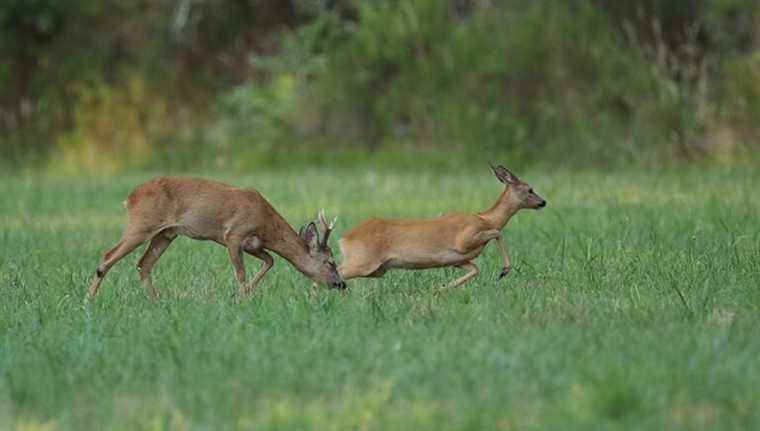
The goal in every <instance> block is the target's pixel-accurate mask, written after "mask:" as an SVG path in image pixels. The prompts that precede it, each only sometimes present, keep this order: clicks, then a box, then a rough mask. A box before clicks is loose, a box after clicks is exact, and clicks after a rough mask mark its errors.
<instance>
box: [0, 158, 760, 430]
mask: <svg viewBox="0 0 760 431" xmlns="http://www.w3.org/2000/svg"><path fill="white" fill-rule="evenodd" d="M516 169H517V168H516ZM516 173H517V174H518V175H520V176H521V177H522V178H523V179H524V180H526V181H528V182H529V183H531V185H532V186H533V187H534V188H535V189H536V191H537V192H538V193H539V194H541V195H542V196H543V197H545V198H546V199H547V200H548V202H549V206H548V207H547V208H546V209H545V210H544V211H541V212H534V211H527V210H526V211H523V212H521V213H519V214H518V215H517V216H516V217H515V218H514V219H513V220H512V221H511V222H510V224H508V225H507V227H506V229H505V238H506V241H507V246H508V248H509V250H510V253H511V256H512V260H513V265H514V268H513V271H512V273H510V275H509V277H507V279H506V280H502V281H501V282H498V281H496V277H497V275H498V273H499V271H500V261H499V257H498V252H497V250H496V247H495V246H494V245H489V246H488V247H487V248H486V251H485V253H484V254H483V255H482V256H481V257H480V258H479V259H478V260H477V261H476V264H477V265H478V266H479V267H480V269H481V274H480V275H479V276H478V277H477V278H476V279H475V280H474V281H473V282H471V283H469V284H467V285H466V286H465V287H464V288H461V289H458V290H452V291H445V292H439V290H438V288H439V287H440V286H442V285H443V284H445V283H446V282H447V281H449V280H451V279H453V278H454V277H455V276H457V275H458V274H459V271H458V270H455V269H441V270H429V271H416V272H404V271H398V272H390V273H389V274H388V275H386V276H385V277H384V278H382V279H377V280H375V279H371V280H354V281H351V282H350V286H351V290H350V292H349V293H348V294H341V293H339V292H336V291H328V290H322V291H320V292H319V293H318V294H317V295H313V294H310V292H309V289H308V287H309V283H308V281H307V280H306V279H305V278H303V276H301V275H300V274H299V273H298V272H296V271H295V270H294V269H293V268H291V267H290V266H288V264H287V263H286V262H284V261H282V260H281V259H278V260H277V262H276V264H275V267H274V269H273V271H272V272H270V274H269V276H268V277H267V278H266V279H265V281H264V283H263V285H262V287H261V289H260V290H258V291H257V293H256V294H255V296H254V297H252V298H251V299H250V300H248V301H245V302H244V303H242V304H240V305H235V304H234V303H233V302H232V301H231V299H230V295H231V294H232V292H234V291H235V289H236V285H235V281H234V277H233V272H232V268H231V266H230V264H229V262H228V259H227V255H226V252H225V250H224V249H223V248H221V247H219V246H217V245H214V244H212V243H202V242H195V241H192V240H189V239H186V238H182V239H180V240H178V241H175V243H174V244H173V245H172V247H171V248H170V249H169V250H168V251H167V253H166V254H165V256H164V257H163V259H162V260H161V261H160V262H159V263H158V265H157V266H156V269H155V271H154V281H155V284H156V287H157V289H158V290H159V291H160V292H161V295H162V296H161V298H160V300H159V301H158V302H157V303H155V304H153V303H151V302H150V301H149V300H148V299H147V296H146V294H145V292H144V291H143V290H142V288H141V286H140V284H139V282H138V277H137V272H136V270H135V264H136V261H137V259H138V257H139V253H133V254H132V255H130V256H129V257H128V258H126V259H125V260H123V261H122V262H120V263H119V264H118V265H117V266H116V267H115V268H114V269H113V270H112V271H111V272H110V273H109V275H108V278H107V279H106V281H105V282H104V283H103V286H102V289H101V294H100V295H99V296H98V298H97V300H96V301H95V302H94V303H93V304H91V305H89V306H84V305H83V301H82V299H83V297H84V293H85V290H86V287H87V284H88V281H89V279H90V277H91V275H92V273H93V271H94V269H95V266H96V264H97V261H98V259H99V256H100V255H101V253H102V252H103V251H104V250H105V249H107V248H108V247H110V246H111V245H112V244H113V243H115V242H116V240H117V239H118V237H119V235H120V233H121V229H122V227H123V224H124V221H125V213H124V211H123V209H122V207H121V201H122V200H123V199H124V198H125V196H126V195H127V194H128V192H129V191H130V189H131V188H132V187H133V186H134V185H136V184H138V183H139V182H141V181H143V180H145V179H146V178H148V177H147V176H133V177H126V178H118V179H113V180H108V181H103V180H86V179H24V178H3V179H2V180H1V181H0V195H2V199H0V250H2V252H0V295H1V299H0V429H2V430H5V429H9V430H14V429H18V430H85V429H115V430H219V429H282V430H286V429H287V430H290V429H292V430H302V429H318V430H381V429H383V430H384V429H409V430H426V429H434V430H437V431H440V430H448V429H471V430H487V429H503V430H523V429H528V430H530V429H551V430H557V429H562V430H572V429H646V430H650V429H705V430H707V429H709V430H715V429H760V329H759V328H760V289H759V287H760V286H759V285H760V283H759V282H760V192H758V186H760V171H758V170H754V171H753V170H751V169H738V170H731V169H727V168H726V169H723V168H709V169H708V168H696V167H695V168H690V169H688V170H673V171H668V172H647V171H640V170H639V171H631V172H608V173H599V172H569V171H566V172H563V171H552V172H539V171H538V170H533V171H528V172H523V171H520V170H519V169H517V170H516ZM217 178H221V179H223V180H226V181H229V182H232V183H234V184H237V185H246V186H255V187H256V188H258V189H259V190H260V191H261V192H262V193H263V194H264V195H265V196H267V197H268V198H269V200H270V201H271V202H272V203H273V204H274V205H275V207H277V208H278V209H279V210H280V212H281V213H282V214H283V215H284V216H285V218H286V219H288V220H289V221H291V223H293V224H296V225H300V224H301V223H303V222H304V221H307V220H308V219H309V218H311V217H313V216H314V215H315V214H316V212H317V210H318V209H319V208H322V207H324V208H325V209H326V210H327V213H328V215H335V214H337V215H339V216H340V218H339V222H338V227H337V228H336V234H335V237H336V238H333V243H334V248H335V249H336V250H337V242H336V240H337V237H338V236H339V235H340V234H341V233H342V232H345V231H347V229H348V228H349V227H350V226H352V225H354V224H355V223H357V222H359V221H361V220H362V219H364V218H366V217H368V216H370V215H383V216H432V215H437V214H439V213H441V212H446V211H450V210H453V209H456V210H461V211H472V212H475V211H478V210H481V209H485V208H486V207H487V206H489V205H490V204H491V203H492V202H493V201H494V200H495V198H496V196H497V195H498V193H499V192H500V190H501V185H500V184H499V183H498V181H497V180H496V179H495V178H494V177H493V176H492V175H491V174H490V172H489V171H488V169H487V168H484V169H480V170H476V171H472V172H468V173H443V172H438V173H432V172H431V173H424V172H423V173H383V172H369V173H368V172H359V171H345V172H337V173H336V172H328V171H317V170H315V171H306V172H293V173H283V172H279V173H278V172H273V173H267V172H262V173H257V174H251V175H250V176H246V177H235V178H231V177H226V178H225V177H217ZM247 264H248V271H249V274H250V273H251V272H252V271H253V270H254V269H255V268H256V267H257V265H258V263H257V262H255V261H254V260H253V259H248V260H247Z"/></svg>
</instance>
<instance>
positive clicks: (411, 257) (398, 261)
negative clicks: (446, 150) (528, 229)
mask: <svg viewBox="0 0 760 431" xmlns="http://www.w3.org/2000/svg"><path fill="white" fill-rule="evenodd" d="M491 169H492V170H493V172H494V174H495V175H496V178H498V179H499V181H501V182H502V183H504V186H505V187H504V191H503V192H502V193H501V195H500V196H499V199H498V200H497V201H496V203H495V204H494V205H493V206H492V207H491V208H490V209H488V210H486V211H483V212H481V213H478V214H461V213H454V214H448V215H444V216H441V217H438V218H434V219H425V220H415V219H396V220H393V219H377V218H375V219H370V220H367V221H365V222H364V223H362V224H360V225H359V226H357V227H355V228H354V229H353V230H351V231H350V232H349V233H347V234H346V235H345V236H343V238H341V239H340V241H339V244H340V247H341V250H342V252H343V257H344V261H343V263H342V264H341V265H340V266H339V268H338V272H340V275H341V277H343V279H344V280H348V279H351V278H355V277H381V276H382V275H383V274H385V272H386V271H388V270H389V269H392V268H405V269H426V268H439V267H444V266H456V267H459V268H462V269H464V270H467V271H468V272H467V273H466V274H465V275H463V276H462V277H460V278H458V279H456V280H454V281H452V282H451V283H450V284H449V285H448V286H447V287H456V286H460V285H462V284H464V283H465V282H467V281H468V280H470V279H471V278H473V277H475V276H476V275H477V274H478V267H477V266H475V264H474V263H472V260H473V259H475V258H476V257H478V256H479V255H480V253H481V252H482V251H483V248H484V247H485V246H486V244H487V243H488V242H489V241H491V240H496V243H497V244H498V246H499V249H500V251H501V254H502V257H503V259H504V266H503V268H502V272H501V275H500V277H499V278H501V277H504V276H505V275H507V273H509V269H510V263H509V255H508V254H507V250H506V248H505V246H504V241H503V240H502V238H501V229H502V228H503V227H504V225H505V224H507V222H508V221H509V219H510V218H511V217H512V216H513V215H514V214H515V213H516V212H517V211H519V210H521V209H523V208H533V209H538V208H543V207H544V206H546V201H545V200H544V199H542V198H541V197H540V196H538V195H537V194H536V193H534V192H533V189H532V188H531V187H530V186H529V185H528V184H527V183H524V182H522V181H520V179H518V178H517V176H515V175H514V174H512V173H511V172H509V170H507V169H506V168H505V167H503V166H497V167H494V166H491Z"/></svg>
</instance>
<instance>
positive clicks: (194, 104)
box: [0, 0, 760, 174]
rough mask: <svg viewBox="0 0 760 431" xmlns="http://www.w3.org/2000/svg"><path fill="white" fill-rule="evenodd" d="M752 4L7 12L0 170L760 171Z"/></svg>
mask: <svg viewBox="0 0 760 431" xmlns="http://www.w3.org/2000/svg"><path fill="white" fill-rule="evenodd" d="M759 137H760V7H758V3H757V1H756V0H679V1H670V0H631V1H624V2H623V1H614V0H568V1H562V2H559V1H549V0H535V1H530V2H526V1H517V0H373V1H369V0H368V1H349V0H171V1H169V0H167V1H148V0H103V1H93V0H65V1H63V0H5V1H3V2H2V4H0V149H1V150H2V161H0V168H3V169H4V170H5V171H6V172H19V171H26V172H40V171H44V172H52V173H81V172H91V173H103V174H111V173H118V172H123V171H125V170H165V171H188V170H199V169H200V170H224V171H229V172H245V171H248V170H250V169H253V168H257V167H258V168H260V167H278V166H283V167H284V166H293V165H304V164H308V165H315V166H320V165H321V166H331V167H340V166H344V165H346V166H347V165H359V166H361V165H365V164H373V165H376V166H389V167H390V166H394V167H398V166H401V167H412V166H418V165H420V164H422V165H425V166H426V167H427V168H433V167H444V168H456V167H460V166H466V165H473V164H476V163H478V164H480V163H482V162H484V161H488V160H505V161H507V162H511V163H518V162H519V163H520V164H523V165H525V164H535V163H542V164H546V165H549V166H551V165H562V166H588V167H610V166H613V167H614V166H619V165H621V164H638V165H646V166H652V165H653V164H656V165H663V164H673V163H675V164H680V163H686V162H689V161H695V160H697V161H705V160H707V161H710V162H718V163H740V162H742V161H745V160H757V158H755V157H754V156H752V155H753V153H754V152H755V151H756V150H757V148H758V145H757V143H758V138H759Z"/></svg>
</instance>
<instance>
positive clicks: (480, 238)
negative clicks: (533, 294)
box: [472, 229, 512, 280]
mask: <svg viewBox="0 0 760 431" xmlns="http://www.w3.org/2000/svg"><path fill="white" fill-rule="evenodd" d="M492 239H495V240H496V245H498V247H499V251H500V252H501V257H502V259H504V266H503V267H502V268H501V274H499V279H500V280H501V279H502V278H504V277H505V276H506V275H507V274H509V270H510V269H511V268H512V266H511V265H510V263H509V254H507V248H506V247H505V246H504V239H503V238H502V236H501V232H500V231H498V230H496V229H491V230H484V231H481V232H478V233H477V234H475V235H473V237H472V243H473V244H475V245H481V244H485V243H487V242H488V241H491V240H492Z"/></svg>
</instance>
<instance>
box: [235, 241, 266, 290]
mask: <svg viewBox="0 0 760 431" xmlns="http://www.w3.org/2000/svg"><path fill="white" fill-rule="evenodd" d="M245 252H246V253H248V254H250V255H252V256H255V257H257V258H259V259H261V261H262V264H261V268H260V269H259V271H258V272H257V273H256V275H254V276H253V279H252V280H251V283H250V284H244V285H242V286H241V287H240V294H239V295H240V298H244V297H245V296H246V295H248V294H249V293H250V292H252V291H254V290H255V289H256V286H258V284H259V282H260V281H261V279H262V278H264V275H266V273H267V271H269V269H271V268H272V266H273V265H274V259H272V256H271V255H270V254H269V253H267V252H266V251H264V250H261V249H256V250H249V249H245Z"/></svg>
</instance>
